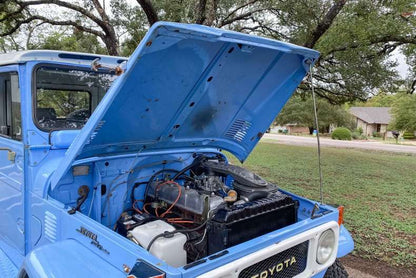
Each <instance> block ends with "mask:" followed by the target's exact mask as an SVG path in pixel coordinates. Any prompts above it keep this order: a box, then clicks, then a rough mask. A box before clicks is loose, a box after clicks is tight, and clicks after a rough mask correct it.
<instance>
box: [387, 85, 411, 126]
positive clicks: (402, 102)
mask: <svg viewBox="0 0 416 278" xmlns="http://www.w3.org/2000/svg"><path fill="white" fill-rule="evenodd" d="M391 113H392V115H393V121H392V123H391V128H392V129H396V130H401V131H409V132H414V131H416V95H414V94H404V93H401V94H399V95H398V97H397V98H396V99H395V101H394V103H393V106H392V109H391Z"/></svg>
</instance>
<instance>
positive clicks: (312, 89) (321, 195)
mask: <svg viewBox="0 0 416 278" xmlns="http://www.w3.org/2000/svg"><path fill="white" fill-rule="evenodd" d="M306 62H307V63H308V64H309V80H310V81H309V82H310V84H311V91H312V99H313V112H314V118H315V127H316V141H317V143H318V169H319V196H320V201H321V204H323V203H324V193H323V187H324V186H323V176H322V163H321V141H320V138H319V122H318V109H317V105H316V96H315V88H314V84H313V63H312V61H311V60H307V61H306Z"/></svg>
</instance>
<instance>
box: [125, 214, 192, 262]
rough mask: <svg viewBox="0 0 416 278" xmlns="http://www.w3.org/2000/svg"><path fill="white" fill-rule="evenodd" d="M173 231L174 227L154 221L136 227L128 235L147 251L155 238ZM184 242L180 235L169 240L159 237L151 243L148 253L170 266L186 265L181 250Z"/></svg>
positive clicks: (176, 234) (177, 234) (184, 255)
mask: <svg viewBox="0 0 416 278" xmlns="http://www.w3.org/2000/svg"><path fill="white" fill-rule="evenodd" d="M174 230H175V227H173V226H172V225H170V224H168V223H166V222H164V221H162V220H156V221H152V222H149V223H146V224H144V225H141V226H138V227H136V228H134V229H133V230H132V231H130V232H129V233H130V234H131V235H132V236H133V237H134V238H135V239H136V240H137V241H138V242H139V243H140V245H141V246H142V247H143V248H145V249H147V246H148V245H149V243H150V241H151V240H152V239H153V238H154V237H155V236H157V235H159V234H161V233H163V232H165V231H168V232H172V231H174ZM185 242H186V236H185V235H184V234H182V233H175V235H174V236H173V237H171V238H165V237H160V238H158V239H156V240H155V242H153V244H152V246H151V248H150V253H151V254H152V255H154V256H155V257H157V258H159V259H161V260H163V261H165V262H166V263H167V264H169V265H171V266H174V267H180V266H184V265H186V251H185V250H184V249H183V246H184V244H185Z"/></svg>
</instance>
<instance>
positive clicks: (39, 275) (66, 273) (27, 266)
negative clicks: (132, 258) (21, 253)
mask: <svg viewBox="0 0 416 278" xmlns="http://www.w3.org/2000/svg"><path fill="white" fill-rule="evenodd" d="M120 268H121V266H120ZM25 273H27V275H28V276H29V277H30V278H53V277H57V278H58V277H59V278H70V277H71V278H72V277H80V278H81V277H126V273H123V272H122V271H121V270H118V269H116V268H115V267H113V266H112V265H110V264H109V263H108V262H106V261H105V260H103V259H102V258H100V257H99V256H97V255H96V254H94V253H93V252H92V251H90V250H89V249H87V248H85V247H84V246H82V245H81V244H80V243H78V242H77V241H75V240H71V239H67V240H63V241H59V242H56V243H53V244H48V245H44V246H41V247H39V248H37V249H35V250H33V251H32V252H30V253H29V254H28V255H27V256H26V258H25V260H24V263H23V266H22V269H21V275H20V277H22V274H25Z"/></svg>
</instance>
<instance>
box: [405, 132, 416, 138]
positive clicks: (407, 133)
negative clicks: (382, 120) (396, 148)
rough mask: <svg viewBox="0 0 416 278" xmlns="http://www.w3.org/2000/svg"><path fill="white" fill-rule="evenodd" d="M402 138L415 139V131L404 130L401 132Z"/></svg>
mask: <svg viewBox="0 0 416 278" xmlns="http://www.w3.org/2000/svg"><path fill="white" fill-rule="evenodd" d="M403 139H415V133H414V132H411V131H406V132H405V133H403Z"/></svg>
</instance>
